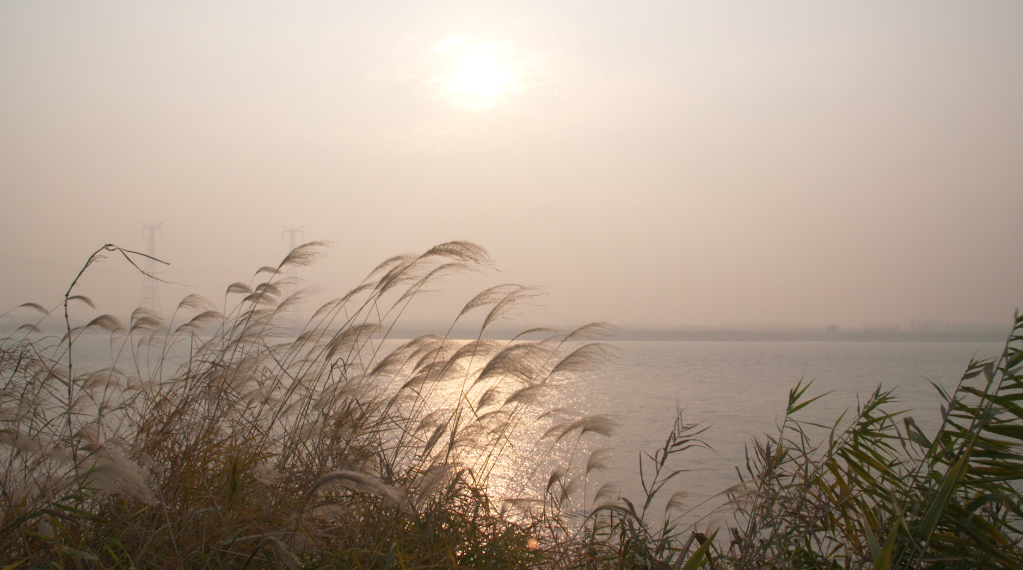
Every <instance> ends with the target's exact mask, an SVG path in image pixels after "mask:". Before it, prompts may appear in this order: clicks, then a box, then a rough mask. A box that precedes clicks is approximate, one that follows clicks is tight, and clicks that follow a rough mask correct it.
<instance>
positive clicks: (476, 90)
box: [434, 36, 522, 111]
mask: <svg viewBox="0 0 1023 570" xmlns="http://www.w3.org/2000/svg"><path fill="white" fill-rule="evenodd" d="M434 51H435V52H437V53H438V54H440V55H443V56H445V57H446V58H448V59H449V60H450V62H449V63H450V65H449V67H448V69H449V73H448V74H446V75H444V76H442V77H440V78H439V80H438V83H439V84H440V92H439V95H440V96H441V98H443V99H445V100H446V101H448V102H449V103H450V104H452V105H454V106H456V107H462V108H465V109H470V110H473V111H482V110H484V109H490V108H492V107H494V106H496V105H498V104H499V103H502V102H504V101H505V100H507V98H508V97H509V96H510V95H513V94H515V93H518V92H520V91H521V90H522V89H521V84H520V78H519V70H518V69H516V65H515V63H514V60H513V59H512V57H511V56H512V53H511V52H512V48H511V46H509V45H508V44H506V43H500V42H490V43H477V44H467V43H466V42H465V41H464V40H462V39H461V38H459V37H457V36H449V37H447V38H445V39H443V40H441V41H440V42H438V43H437V44H436V45H435V46H434Z"/></svg>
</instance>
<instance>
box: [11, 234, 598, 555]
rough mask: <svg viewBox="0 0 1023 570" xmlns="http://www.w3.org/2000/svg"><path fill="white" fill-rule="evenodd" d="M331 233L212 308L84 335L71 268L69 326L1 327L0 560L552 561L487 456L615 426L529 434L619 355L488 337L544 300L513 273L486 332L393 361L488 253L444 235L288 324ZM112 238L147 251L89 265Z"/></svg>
mask: <svg viewBox="0 0 1023 570" xmlns="http://www.w3.org/2000/svg"><path fill="white" fill-rule="evenodd" d="M324 246H325V244H320V243H312V244H305V245H303V246H300V247H298V248H296V249H295V250H294V251H292V252H291V253H290V254H289V255H288V256H287V257H286V258H285V259H284V260H283V261H282V262H281V263H280V264H279V265H278V266H276V267H264V268H261V269H259V270H258V271H257V272H256V274H255V275H254V276H253V278H252V279H251V280H250V281H248V282H245V283H242V282H239V283H234V284H232V285H230V286H229V287H228V288H227V290H226V291H225V295H224V298H223V300H222V301H221V302H220V303H219V305H220V306H219V307H217V306H216V305H215V304H214V303H212V302H211V301H208V300H206V299H203V298H201V297H198V296H196V295H190V296H188V297H186V298H185V299H184V300H182V301H181V303H180V304H179V305H178V307H177V309H176V310H175V311H174V313H173V315H171V317H170V318H168V319H167V320H163V319H161V318H160V317H159V316H158V315H155V314H153V313H151V312H148V311H145V310H142V309H139V310H136V311H135V313H134V314H133V315H132V317H131V319H130V322H129V323H127V324H122V323H121V322H120V321H119V320H118V319H116V318H115V317H113V316H111V315H102V316H99V317H97V318H95V319H93V320H92V321H90V322H89V323H88V324H87V325H86V326H84V327H78V328H72V327H71V326H70V323H71V320H70V318H69V317H68V314H69V312H73V311H74V308H75V307H74V305H75V303H76V302H82V303H86V304H89V305H91V304H92V303H91V301H89V300H88V299H87V298H86V297H83V296H76V295H73V294H72V293H73V289H74V288H75V285H76V283H77V279H76V283H72V285H71V287H70V288H69V290H68V294H67V295H66V296H65V300H64V303H63V304H62V307H63V308H64V313H65V314H64V317H65V323H66V334H64V335H63V337H62V338H57V337H49V336H45V335H41V334H40V333H39V332H38V331H39V330H40V327H42V326H44V325H45V322H44V321H45V320H46V319H48V318H50V313H51V312H50V311H47V310H46V309H45V308H43V307H42V306H41V305H37V304H28V305H24V306H22V307H20V308H19V309H18V313H17V315H19V316H21V317H24V315H25V314H27V312H28V311H33V312H34V314H38V315H39V318H36V319H35V320H34V321H33V322H31V323H27V326H21V327H18V328H17V329H16V330H15V331H12V332H10V333H8V334H6V335H5V336H4V338H3V339H2V340H0V379H2V382H3V384H2V387H0V422H2V429H0V444H2V445H3V448H2V451H0V458H2V460H3V463H4V466H3V471H2V473H0V500H2V501H3V511H2V520H0V559H2V560H6V561H10V562H11V563H13V564H15V565H16V566H17V567H26V568H27V567H79V568H129V567H135V568H140V567H147V568H242V567H288V568H298V567H323V566H331V567H334V566H345V567H347V566H359V567H380V568H385V567H399V566H400V567H405V568H408V567H435V566H470V567H476V566H487V567H493V566H496V567H515V566H520V565H522V564H527V565H530V564H540V561H541V558H542V557H543V551H542V550H540V549H538V548H535V547H533V548H530V546H532V545H534V543H535V541H536V540H537V537H538V536H539V533H540V529H539V526H538V525H537V523H536V521H534V520H528V519H526V518H523V517H521V516H514V515H513V514H512V513H511V512H510V511H508V510H505V511H504V513H502V511H501V506H502V505H501V504H500V503H499V502H498V501H496V500H495V499H493V498H492V497H493V496H495V493H493V492H492V491H493V489H494V488H495V486H496V485H497V484H498V483H499V481H498V479H500V478H501V477H504V478H506V479H507V478H508V475H506V474H504V475H503V474H502V473H503V472H501V473H499V472H498V471H495V466H497V465H498V464H499V463H501V462H505V463H508V462H518V463H523V464H524V463H528V464H530V465H531V466H533V467H538V466H539V464H540V462H537V461H532V460H531V459H530V457H531V456H532V454H533V453H534V451H535V449H534V448H535V447H536V446H542V447H544V448H545V449H547V448H549V447H550V446H552V445H553V446H562V447H564V446H568V445H570V443H569V442H568V441H567V440H568V439H571V438H568V437H567V435H568V432H569V431H572V430H574V431H575V432H577V433H579V432H580V430H581V432H583V433H585V432H587V431H588V432H592V433H599V434H603V435H608V434H609V433H610V430H611V429H612V428H613V425H611V423H610V422H608V421H607V419H605V418H594V419H592V420H591V422H592V423H590V424H587V423H585V419H584V418H576V423H575V424H573V425H571V426H568V427H567V428H566V431H565V432H564V433H561V434H560V435H559V438H558V441H553V442H552V441H548V440H541V438H540V437H539V436H540V435H541V434H542V430H541V433H539V434H533V433H532V432H535V431H536V430H537V429H538V428H537V425H538V424H537V422H538V421H539V422H540V424H541V425H542V424H543V423H544V422H547V423H551V422H553V420H552V419H549V418H548V419H543V418H541V417H540V416H542V415H543V414H544V413H545V412H548V411H549V410H548V409H547V407H548V406H547V402H548V401H549V395H550V393H551V392H552V391H555V390H557V388H558V386H559V385H560V384H561V382H562V381H563V380H564V379H565V378H567V377H569V376H572V375H578V374H581V373H585V372H586V371H587V370H588V369H589V368H591V367H592V366H593V365H595V364H596V363H598V362H599V361H600V360H601V359H603V358H605V357H606V349H604V348H603V347H602V345H600V344H599V343H593V342H589V343H587V342H581V341H584V340H586V339H592V338H593V337H594V336H599V335H601V334H603V333H605V332H606V331H607V327H605V326H600V325H598V326H588V327H583V328H581V329H577V330H575V331H569V332H567V333H558V332H556V331H541V332H546V334H547V336H546V337H543V338H541V339H540V340H522V339H516V340H515V341H514V342H501V341H494V340H490V339H487V338H484V332H485V329H486V328H487V327H489V326H492V325H493V323H495V322H497V321H498V320H500V319H501V318H502V316H504V315H505V314H506V313H507V312H508V311H509V310H510V309H511V308H513V307H514V306H515V304H516V303H519V302H521V301H522V300H523V299H527V298H529V297H531V296H532V295H534V294H535V291H533V290H531V289H528V288H525V287H521V286H517V285H506V286H499V287H494V288H491V289H488V290H486V291H484V292H482V293H480V294H479V295H477V296H476V297H475V298H473V299H472V300H471V301H469V303H468V304H467V305H466V306H465V308H464V309H463V310H462V311H461V312H460V314H459V315H458V317H457V318H456V321H457V320H458V319H461V318H462V317H464V316H465V315H466V314H468V313H469V312H471V311H474V310H483V311H487V313H486V315H485V316H484V319H483V325H482V327H481V329H480V335H479V337H478V338H477V339H475V340H473V341H470V342H464V341H454V340H452V339H449V338H447V336H446V335H445V334H438V335H426V336H421V337H419V338H416V339H412V340H409V341H407V342H404V343H402V344H400V346H398V348H396V349H394V350H393V351H390V352H388V353H386V354H384V352H383V351H382V348H381V347H382V344H383V341H384V340H386V339H387V334H388V330H390V328H391V327H393V326H394V324H395V322H396V321H397V320H398V319H399V318H400V316H401V314H402V312H403V311H404V310H405V308H406V307H407V306H408V304H409V303H411V302H413V301H414V300H415V299H416V298H417V297H418V296H419V295H420V294H421V293H422V292H423V291H424V290H425V289H426V288H427V287H428V286H429V285H430V284H431V283H432V282H433V281H434V280H436V279H437V278H438V277H440V276H441V275H444V274H447V273H450V272H453V271H473V270H476V269H479V268H481V267H486V266H487V265H489V264H490V259H489V257H488V255H487V253H486V251H485V250H484V249H483V248H481V247H479V246H477V245H475V244H471V243H467V242H451V243H446V244H441V245H439V246H436V247H434V248H432V249H430V250H429V251H427V252H425V253H423V254H421V255H407V256H398V257H394V258H391V259H389V260H387V261H385V262H384V263H382V264H381V265H380V266H378V267H377V268H376V269H374V270H373V271H372V272H371V273H370V275H369V277H367V279H366V280H365V281H364V282H363V283H361V284H360V285H359V286H358V287H356V288H355V289H354V290H352V291H350V292H348V293H347V294H344V295H342V296H341V297H339V298H337V299H335V300H332V301H330V302H328V303H326V304H324V305H323V306H321V307H319V308H318V309H317V310H316V311H315V312H314V313H313V316H312V317H311V318H310V319H309V320H308V322H306V323H305V324H304V326H301V327H297V328H298V329H300V330H297V331H296V330H295V328H296V327H295V324H294V323H289V322H287V320H286V318H285V316H286V315H287V314H288V310H287V309H288V307H289V305H291V304H293V303H295V302H296V299H298V298H300V297H301V295H302V294H301V293H299V294H296V295H295V296H292V297H289V298H281V291H282V290H283V289H284V288H283V287H282V284H283V283H282V282H283V279H282V277H281V276H282V275H283V273H284V270H285V269H286V268H287V267H288V266H289V265H308V264H310V263H312V262H313V261H314V260H315V259H316V257H317V256H318V255H319V254H320V253H321V252H322V250H323V248H324ZM103 252H114V253H117V254H119V255H121V256H123V257H124V258H125V259H127V260H128V261H129V262H131V261H132V258H133V257H134V256H135V255H138V254H135V253H134V252H130V251H126V250H122V249H120V248H117V247H116V246H112V245H108V246H104V248H101V250H100V251H98V252H97V253H96V254H95V255H94V256H92V257H90V259H89V260H88V261H87V263H86V264H85V267H83V270H82V271H83V272H84V271H86V270H87V269H88V267H89V266H90V265H91V264H92V263H93V262H94V261H95V260H96V259H97V257H98V256H99V255H101V254H102V253H103ZM133 265H134V263H133ZM79 275H81V274H79ZM7 316H10V315H7ZM454 324H455V323H452V326H454ZM94 330H98V331H103V332H104V333H105V334H107V335H108V336H109V342H110V350H111V353H112V354H114V355H115V357H114V358H112V362H111V363H110V364H109V365H108V366H103V367H99V368H96V369H86V368H85V367H82V366H80V365H79V364H78V360H80V358H77V353H76V352H75V351H74V349H75V348H77V343H78V342H79V341H80V340H81V339H82V335H83V334H87V333H90V332H92V331H94ZM527 332H530V333H533V334H532V335H531V336H535V333H536V332H537V331H527ZM117 355H123V356H124V358H117V357H116V356H117ZM181 355H185V356H184V357H182V358H181V360H183V362H182V363H181V364H180V365H175V364H173V363H174V361H175V358H178V357H181ZM76 358H77V359H76ZM579 422H583V423H579ZM562 438H565V439H564V440H563V439H562ZM577 441H578V438H575V442H577ZM573 443H574V442H573ZM523 476H524V474H523V473H519V474H518V479H517V480H518V481H521V480H522V478H523ZM534 476H535V477H534V478H535V479H537V480H538V481H539V480H540V479H542V478H543V475H541V474H537V473H534ZM505 483H510V482H509V481H505ZM506 486H507V485H506ZM528 488H529V487H528V485H526V486H524V487H523V489H524V490H528ZM567 491H568V490H566V492H567ZM520 492H521V490H520ZM515 498H516V499H522V497H515ZM538 500H541V501H542V497H539V498H538ZM514 502H515V501H511V503H514ZM511 503H509V504H511ZM530 539H533V541H534V543H530ZM545 542H546V541H545ZM0 567H2V566H0Z"/></svg>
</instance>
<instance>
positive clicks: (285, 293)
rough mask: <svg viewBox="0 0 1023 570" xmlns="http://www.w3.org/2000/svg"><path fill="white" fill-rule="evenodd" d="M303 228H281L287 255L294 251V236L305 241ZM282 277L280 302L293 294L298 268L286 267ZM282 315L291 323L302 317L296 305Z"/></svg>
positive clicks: (289, 307) (293, 266) (288, 308)
mask: <svg viewBox="0 0 1023 570" xmlns="http://www.w3.org/2000/svg"><path fill="white" fill-rule="evenodd" d="M304 227H305V226H302V227H299V228H288V227H283V226H282V230H281V239H284V234H288V253H289V254H290V253H291V252H292V251H294V250H295V234H298V236H299V238H298V239H300V240H302V239H305V233H304V232H303V231H302V228H304ZM284 277H285V278H286V280H285V281H284V290H282V291H281V300H284V299H287V298H288V297H290V296H291V294H292V293H294V292H295V283H296V281H297V280H298V267H296V266H295V265H288V267H287V269H285V272H284ZM282 315H283V316H284V317H285V318H288V319H290V320H293V321H297V320H298V319H300V318H301V317H302V313H301V311H300V310H299V306H298V304H293V305H290V306H288V307H287V308H286V309H285V310H284V311H282Z"/></svg>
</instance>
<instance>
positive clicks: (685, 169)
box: [0, 0, 1023, 326]
mask: <svg viewBox="0 0 1023 570" xmlns="http://www.w3.org/2000/svg"><path fill="white" fill-rule="evenodd" d="M1021 30H1023V2H1018V1H1004V2H937V1H921V2H887V1H886V2H880V1H877V2H863V1H857V2H852V1H849V2H826V3H825V2H776V1H774V2H760V3H754V2H741V3H736V2H721V1H714V2H710V1H706V2H680V1H665V2H598V1H582V0H579V1H562V2H552V1H550V0H546V1H542V2H527V1H522V0H517V1H515V2H363V3H352V2H348V3H345V2H320V3H312V2H252V1H246V2H166V3H152V2H127V1H126V2H97V1H92V2H28V1H25V2H16V1H8V2H3V3H0V193H2V194H0V197H2V208H0V216H2V217H0V271H2V272H3V277H4V278H3V279H2V280H0V312H2V311H4V310H6V309H8V308H10V307H13V306H15V305H17V304H20V303H22V302H26V301H37V302H41V303H44V304H50V305H53V304H56V303H57V302H58V301H59V300H60V297H61V295H62V294H63V291H64V289H66V287H67V284H68V283H69V282H70V280H71V279H72V278H73V276H74V274H75V272H76V269H75V268H76V267H77V266H80V265H81V263H82V262H83V261H84V260H85V259H86V258H87V256H88V255H89V253H91V252H92V251H93V250H94V249H96V248H97V247H99V246H100V245H102V244H104V243H107V242H113V243H116V244H118V245H121V246H124V247H127V248H139V249H144V248H145V243H144V241H143V238H142V232H141V227H142V224H143V223H144V222H148V223H156V222H162V223H163V229H164V231H163V235H162V237H161V238H160V239H159V240H158V244H157V253H158V255H159V257H161V258H163V259H165V260H167V261H169V262H170V263H171V264H172V265H171V267H170V268H169V269H168V270H166V271H164V272H163V273H162V274H161V275H162V276H164V277H166V278H167V279H170V280H173V281H176V282H180V283H184V284H187V285H189V287H184V286H170V285H167V286H164V287H163V288H162V289H161V291H162V296H163V300H164V307H165V309H170V308H172V307H173V302H176V300H178V299H180V298H181V297H182V296H184V295H186V294H188V293H190V292H198V293H201V294H206V295H209V296H211V297H214V298H220V296H221V295H222V292H223V290H224V288H225V287H226V286H227V285H228V284H229V283H231V282H233V281H238V280H244V281H247V280H248V278H249V276H250V275H251V273H252V272H253V271H254V270H255V269H256V268H258V267H259V266H261V265H265V264H270V263H276V262H277V261H279V259H280V258H281V257H282V256H283V255H284V253H285V252H286V251H285V250H286V246H285V243H284V242H282V236H281V227H282V226H304V227H305V238H306V239H321V240H330V241H333V242H335V243H336V244H337V245H336V246H335V247H334V248H333V249H332V250H331V252H330V254H329V256H328V257H327V258H326V259H325V260H323V261H322V262H321V263H320V265H318V266H317V267H316V268H314V269H313V270H307V271H303V272H302V275H303V276H304V277H307V278H309V279H310V280H312V281H313V282H314V283H315V284H316V285H318V286H319V287H321V288H322V289H323V290H324V295H328V294H330V295H331V296H334V294H337V293H343V292H345V291H347V290H348V289H349V288H351V287H352V286H354V285H355V284H357V283H358V282H359V281H360V280H361V278H362V277H363V276H364V274H365V273H366V272H368V271H369V270H370V269H371V268H372V267H373V266H375V265H376V264H377V263H378V262H379V261H382V260H383V259H384V258H386V257H389V256H391V255H393V254H396V253H404V252H413V251H422V250H425V249H426V248H428V247H430V246H431V245H433V244H435V243H439V242H443V241H448V240H452V239H465V240H471V241H475V242H477V243H480V244H481V245H484V246H485V247H487V248H488V249H489V250H490V252H491V254H492V256H493V257H494V259H495V261H496V263H497V267H498V268H499V269H500V270H501V272H500V273H498V274H495V275H490V276H485V277H476V278H474V279H473V280H471V281H470V280H468V279H456V280H453V281H452V282H451V284H452V286H453V287H454V289H456V290H457V291H463V290H467V289H466V288H467V287H472V288H479V287H482V286H485V285H487V284H490V283H493V282H495V281H513V282H519V283H523V284H530V285H543V286H546V288H547V290H548V292H549V295H548V297H547V299H546V301H545V305H546V306H544V307H543V308H542V309H540V310H539V312H537V313H536V314H537V315H538V317H536V318H537V319H538V320H543V321H545V322H579V321H589V320H610V321H612V322H615V323H618V324H621V325H625V326H629V325H635V324H648V325H658V326H667V325H711V326H720V325H729V326H745V325H751V324H753V325H767V324H772V323H773V324H798V325H808V326H817V325H821V326H823V325H827V324H831V323H836V324H838V325H840V326H860V325H868V324H875V323H877V324H908V323H909V321H910V320H911V319H917V320H945V321H956V322H988V323H989V322H995V323H1007V322H1008V320H1009V318H1010V317H1011V314H1012V311H1013V310H1014V309H1015V308H1016V307H1017V306H1019V305H1021V304H1023V256H1021V252H1023V248H1021V247H1020V246H1021V244H1023V217H1021V216H1023V33H1021ZM25 260H30V261H25ZM97 269H98V270H99V271H97V272H95V273H90V274H89V275H87V278H86V280H85V282H83V288H82V290H81V292H82V293H85V294H88V295H90V296H92V297H93V298H94V299H96V301H97V302H99V303H101V305H102V306H101V308H103V309H106V310H107V311H111V312H118V313H122V314H123V313H125V312H127V311H128V310H129V309H130V308H131V307H133V306H134V305H135V304H136V303H137V302H138V299H139V292H140V285H141V278H140V277H138V276H137V275H133V274H131V273H130V272H129V271H128V268H127V267H126V266H125V264H124V263H121V262H113V261H111V262H107V263H105V264H104V265H102V266H100V267H98V268H97ZM460 295H461V293H459V294H457V295H456V294H455V293H451V294H449V295H447V296H438V297H436V298H435V299H438V300H437V301H436V303H437V306H438V307H440V308H441V309H443V310H445V311H447V310H449V309H447V308H446V305H445V303H453V302H456V300H458V301H460V300H462V297H461V296H460ZM83 315H84V314H83Z"/></svg>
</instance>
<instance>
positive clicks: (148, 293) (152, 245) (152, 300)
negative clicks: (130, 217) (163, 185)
mask: <svg viewBox="0 0 1023 570" xmlns="http://www.w3.org/2000/svg"><path fill="white" fill-rule="evenodd" d="M162 226H163V224H142V236H143V237H147V238H148V241H149V243H148V246H147V247H146V255H148V256H149V257H147V258H146V265H145V272H146V273H147V275H145V276H143V278H142V297H141V298H140V299H139V307H142V308H143V309H149V310H150V311H153V312H154V313H156V314H157V315H159V314H160V313H161V310H162V304H161V303H160V282H159V281H157V280H156V262H155V261H154V260H153V259H151V258H153V257H156V232H158V231H159V232H160V237H163V228H162Z"/></svg>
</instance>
